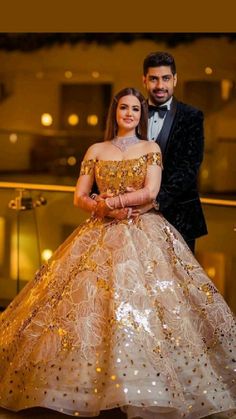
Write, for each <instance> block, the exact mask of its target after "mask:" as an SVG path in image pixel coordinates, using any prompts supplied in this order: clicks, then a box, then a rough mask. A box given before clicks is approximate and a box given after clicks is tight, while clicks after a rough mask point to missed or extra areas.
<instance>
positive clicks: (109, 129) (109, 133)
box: [104, 87, 148, 141]
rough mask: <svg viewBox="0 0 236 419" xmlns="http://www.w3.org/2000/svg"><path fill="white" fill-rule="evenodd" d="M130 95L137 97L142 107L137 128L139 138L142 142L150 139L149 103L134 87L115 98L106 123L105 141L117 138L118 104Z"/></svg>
mask: <svg viewBox="0 0 236 419" xmlns="http://www.w3.org/2000/svg"><path fill="white" fill-rule="evenodd" d="M128 95H132V96H135V97H136V98H137V99H138V100H139V102H140V105H141V116H140V121H139V124H138V125H137V127H136V135H137V137H138V138H140V139H142V140H147V139H148V138H147V124H148V105H147V101H146V99H145V97H144V96H143V95H142V93H140V92H139V91H138V90H137V89H134V88H133V87H126V88H125V89H122V90H120V92H118V93H117V94H116V95H115V96H114V98H113V100H112V102H111V104H110V108H109V111H108V117H107V122H106V131H105V136H104V141H110V140H112V139H113V138H115V137H116V136H117V132H118V125H117V121H116V110H117V106H118V102H119V100H120V99H121V98H122V97H123V96H128Z"/></svg>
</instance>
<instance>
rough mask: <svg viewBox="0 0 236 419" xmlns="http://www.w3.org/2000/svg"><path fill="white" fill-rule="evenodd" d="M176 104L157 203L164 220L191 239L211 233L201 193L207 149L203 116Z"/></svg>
mask: <svg viewBox="0 0 236 419" xmlns="http://www.w3.org/2000/svg"><path fill="white" fill-rule="evenodd" d="M173 103H174V105H175V106H174V108H175V110H174V113H173V115H172V121H171V128H169V132H168V138H166V139H165V141H164V142H165V145H164V147H161V148H163V150H162V151H163V166H164V170H163V172H162V184H161V189H160V192H159V194H158V197H157V201H158V202H159V204H160V211H161V212H162V214H163V215H164V217H165V218H166V219H167V220H168V221H169V222H170V223H171V224H173V226H174V227H175V228H176V229H177V230H178V231H179V232H180V233H181V235H182V236H183V237H184V238H185V239H186V240H191V239H195V238H197V237H200V236H202V235H204V234H207V228H206V223H205V219H204V215H203V211H202V207H201V203H200V199H199V194H198V190H197V175H198V170H199V167H200V164H201V162H202V159H203V150H204V134H203V113H202V112H201V111H199V110H198V109H195V108H193V107H192V106H189V105H186V104H184V103H182V102H178V101H177V100H176V99H175V98H173ZM166 120H167V117H166V119H165V122H166ZM164 125H165V123H164ZM163 129H164V126H163ZM163 129H162V130H163ZM162 134H163V133H162ZM159 136H160V134H159Z"/></svg>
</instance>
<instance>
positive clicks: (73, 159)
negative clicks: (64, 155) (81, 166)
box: [67, 156, 77, 166]
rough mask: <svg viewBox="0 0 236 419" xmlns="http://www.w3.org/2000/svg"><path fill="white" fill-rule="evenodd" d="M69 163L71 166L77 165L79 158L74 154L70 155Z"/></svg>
mask: <svg viewBox="0 0 236 419" xmlns="http://www.w3.org/2000/svg"><path fill="white" fill-rule="evenodd" d="M67 163H68V165H69V166H75V165H76V163H77V160H76V158H75V157H74V156H70V157H68V159H67Z"/></svg>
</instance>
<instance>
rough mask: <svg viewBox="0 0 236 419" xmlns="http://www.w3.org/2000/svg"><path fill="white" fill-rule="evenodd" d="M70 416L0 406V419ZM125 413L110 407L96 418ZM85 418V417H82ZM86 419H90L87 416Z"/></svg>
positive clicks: (119, 418) (63, 418)
mask: <svg viewBox="0 0 236 419" xmlns="http://www.w3.org/2000/svg"><path fill="white" fill-rule="evenodd" d="M70 417H72V416H67V415H63V414H62V413H59V412H54V411H52V410H48V409H41V408H35V409H27V410H24V411H21V412H17V413H15V412H10V411H9V410H5V409H1V408H0V419H66V418H68V419H69V418H70ZM125 418H126V415H125V414H124V413H122V412H121V411H120V409H112V410H109V411H104V412H103V413H101V414H100V416H97V417H96V419H125ZM83 419H86V418H83ZM88 419H91V417H90V418H88Z"/></svg>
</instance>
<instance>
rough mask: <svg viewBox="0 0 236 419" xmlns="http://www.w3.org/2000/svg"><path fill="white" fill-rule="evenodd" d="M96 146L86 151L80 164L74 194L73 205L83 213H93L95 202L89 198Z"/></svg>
mask: <svg viewBox="0 0 236 419" xmlns="http://www.w3.org/2000/svg"><path fill="white" fill-rule="evenodd" d="M97 149H98V144H93V145H92V146H91V147H89V149H88V150H87V152H86V154H85V156H84V159H83V161H82V164H81V169H80V175H79V178H78V181H77V184H76V187H75V192H74V205H75V206H76V207H79V208H81V209H83V210H85V211H88V212H93V211H95V209H96V207H97V202H96V201H95V200H93V199H92V198H90V196H89V194H90V192H91V189H92V186H93V183H94V165H95V161H96V158H97V151H98V150H97Z"/></svg>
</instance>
